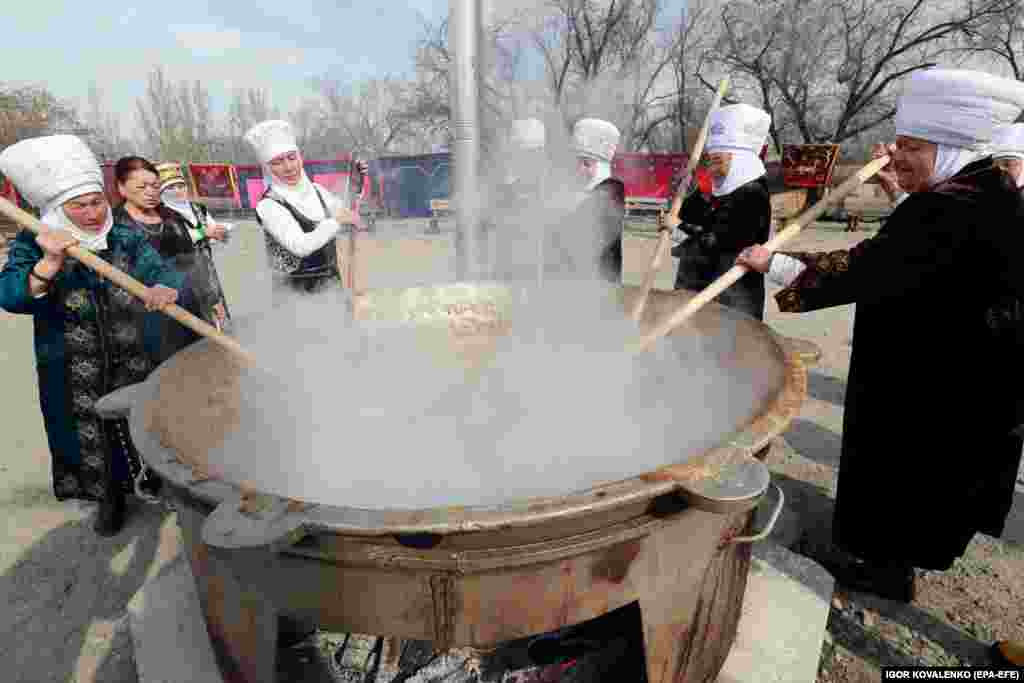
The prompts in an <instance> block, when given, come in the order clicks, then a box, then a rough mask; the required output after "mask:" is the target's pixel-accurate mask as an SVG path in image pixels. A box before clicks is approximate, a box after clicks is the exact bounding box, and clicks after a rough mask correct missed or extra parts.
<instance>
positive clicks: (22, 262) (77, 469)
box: [0, 135, 187, 535]
mask: <svg viewBox="0 0 1024 683" xmlns="http://www.w3.org/2000/svg"><path fill="white" fill-rule="evenodd" d="M0 172H3V174H4V175H5V176H7V177H8V178H10V180H11V181H12V182H13V183H14V185H15V186H16V187H17V188H18V190H19V191H20V192H21V194H22V195H23V196H24V197H25V198H26V199H27V200H28V201H29V203H31V204H33V205H34V206H36V207H38V208H39V209H40V211H41V213H42V222H43V223H44V224H46V225H47V227H48V228H49V230H48V231H46V232H44V233H42V234H40V235H38V236H33V234H32V233H31V232H29V231H27V230H25V231H22V232H21V233H19V234H18V236H17V238H16V239H15V240H14V242H13V243H12V245H11V249H10V253H9V254H8V258H7V264H6V265H5V266H4V269H3V271H2V272H0V308H2V309H4V310H5V311H8V312H10V313H20V314H24V315H31V316H32V317H33V319H34V323H35V351H36V365H37V366H38V371H39V400H40V405H41V408H42V412H43V424H44V426H45V428H46V436H47V439H48V441H49V446H50V455H51V458H52V461H51V465H52V475H53V492H54V495H55V496H56V497H57V499H58V500H65V499H80V500H90V501H98V502H99V503H100V511H99V515H98V517H97V520H96V527H95V528H96V531H97V532H98V533H100V534H103V535H112V534H115V533H117V532H118V530H119V529H120V528H121V526H122V525H123V523H124V510H125V494H126V493H127V492H131V491H133V490H134V489H133V486H132V483H133V481H134V480H135V479H136V478H137V477H140V475H141V473H142V472H143V470H142V468H141V461H140V460H139V456H138V453H136V451H135V448H134V446H132V442H131V437H130V435H129V434H128V428H127V423H126V422H125V421H124V420H105V419H103V418H102V417H100V415H99V414H98V413H97V412H96V411H95V409H94V408H93V405H94V404H95V402H96V400H97V399H99V398H100V397H101V396H103V395H104V394H107V393H109V392H111V391H113V390H115V389H117V388H119V387H123V386H126V385H128V384H134V383H137V382H141V381H143V380H144V379H145V378H146V377H147V376H148V375H149V372H150V371H151V370H152V368H153V362H152V355H151V353H152V350H151V349H147V348H145V346H144V344H143V339H144V335H143V320H144V318H145V310H147V309H148V310H156V309H161V308H163V307H164V306H165V305H167V304H169V303H174V302H175V301H177V300H178V291H177V290H182V291H183V293H184V292H186V291H187V288H186V287H185V278H184V276H182V275H181V274H179V273H178V272H177V271H175V270H174V268H172V267H171V266H170V265H169V264H166V263H165V262H164V261H163V260H162V259H161V258H160V256H159V255H158V254H157V252H156V251H155V250H154V249H153V248H152V247H151V246H150V245H149V243H148V242H146V240H145V238H144V237H143V236H142V235H141V234H139V233H138V232H136V231H134V230H131V229H128V228H126V227H123V226H119V225H114V223H113V220H112V217H111V210H110V206H109V205H108V203H107V197H106V194H105V193H104V188H103V173H102V171H101V170H100V166H99V164H98V163H97V162H96V159H95V157H94V156H93V154H92V152H91V151H90V150H89V148H88V147H86V145H85V143H83V142H82V141H81V140H79V139H78V138H76V137H74V136H70V135H55V136H50V137H42V138H33V139H30V140H24V141H22V142H19V143H16V144H14V145H11V146H10V147H8V148H7V149H5V150H4V151H3V153H2V154H0ZM76 244H77V245H78V246H79V247H82V248H84V249H88V250H89V251H92V252H94V253H96V254H97V255H98V256H100V257H101V258H103V259H104V260H106V261H108V262H110V263H112V264H113V265H114V266H115V267H117V268H119V269H121V270H122V271H124V272H126V273H128V274H129V275H131V276H132V277H134V278H135V279H136V280H139V281H141V282H142V283H143V284H145V285H147V287H148V288H147V290H146V296H145V299H144V301H143V302H142V303H140V302H138V301H137V300H136V299H135V298H134V297H133V296H132V295H131V294H130V293H128V292H127V291H125V290H123V289H121V288H120V287H118V286H117V285H114V284H112V283H110V282H109V281H107V280H104V279H102V278H100V277H99V276H98V275H96V274H95V273H93V272H92V271H91V270H89V269H88V268H86V267H85V266H83V265H81V264H80V263H78V262H76V261H74V260H72V259H69V258H65V250H66V249H67V248H68V247H70V246H74V245H76ZM184 298H187V297H184ZM182 303H185V302H184V301H183V302H182ZM148 483H149V484H153V485H155V484H156V481H155V480H150V481H149V482H148Z"/></svg>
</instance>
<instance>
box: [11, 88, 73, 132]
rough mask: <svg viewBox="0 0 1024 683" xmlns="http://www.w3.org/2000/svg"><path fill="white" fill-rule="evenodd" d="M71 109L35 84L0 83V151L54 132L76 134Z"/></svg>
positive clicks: (68, 105)
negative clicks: (71, 132)
mask: <svg viewBox="0 0 1024 683" xmlns="http://www.w3.org/2000/svg"><path fill="white" fill-rule="evenodd" d="M79 128H80V122H79V120H78V115H77V113H76V112H75V108H74V107H73V106H72V105H70V104H68V103H66V102H63V101H61V100H60V99H58V98H57V97H55V96H54V95H53V94H52V93H51V92H50V91H49V90H47V89H46V88H45V87H43V86H39V85H10V84H5V83H0V148H3V147H6V146H8V145H12V144H14V143H15V142H18V141H19V140H24V139H26V138H32V137H38V136H40V135H50V134H53V133H58V132H62V131H64V132H66V131H74V132H79V131H78V129H79Z"/></svg>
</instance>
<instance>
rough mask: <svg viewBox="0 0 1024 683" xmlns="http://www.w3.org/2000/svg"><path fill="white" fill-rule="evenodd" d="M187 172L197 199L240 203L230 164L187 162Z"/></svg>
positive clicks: (233, 204) (219, 203) (216, 203)
mask: <svg viewBox="0 0 1024 683" xmlns="http://www.w3.org/2000/svg"><path fill="white" fill-rule="evenodd" d="M188 174H189V176H191V178H192V192H193V193H194V194H195V196H196V197H198V198H199V199H205V200H212V202H214V205H223V206H233V207H240V206H241V205H242V202H241V197H240V196H239V193H238V182H237V180H236V178H235V169H234V166H232V165H231V164H189V165H188Z"/></svg>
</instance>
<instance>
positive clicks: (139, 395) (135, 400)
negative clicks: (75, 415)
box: [93, 382, 149, 420]
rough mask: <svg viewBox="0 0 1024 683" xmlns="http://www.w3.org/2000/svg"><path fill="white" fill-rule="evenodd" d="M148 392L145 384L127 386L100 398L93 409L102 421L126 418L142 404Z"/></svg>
mask: <svg viewBox="0 0 1024 683" xmlns="http://www.w3.org/2000/svg"><path fill="white" fill-rule="evenodd" d="M148 392H149V387H148V386H147V385H146V382H139V383H137V384H129V385H127V386H123V387H121V388H120V389H115V390H114V391H112V392H110V393H109V394H106V395H104V396H101V397H100V398H99V400H97V401H96V403H95V404H94V405H93V409H94V410H95V411H96V414H97V415H99V416H100V417H101V418H103V419H104V420H116V419H119V418H127V417H128V415H129V414H130V413H131V412H132V408H133V407H134V406H136V405H138V404H139V403H140V402H142V401H143V400H144V399H145V398H146V395H147V394H148Z"/></svg>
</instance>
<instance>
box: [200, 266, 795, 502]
mask: <svg viewBox="0 0 1024 683" xmlns="http://www.w3.org/2000/svg"><path fill="white" fill-rule="evenodd" d="M515 295H516V300H515V302H514V303H513V304H512V307H511V311H510V315H509V317H510V319H511V320H512V321H513V324H512V329H511V333H510V334H509V335H507V336H505V337H502V338H500V339H499V340H498V342H497V344H496V346H495V347H494V348H493V349H490V350H489V351H485V352H484V354H483V355H484V356H485V360H484V361H483V362H480V363H478V364H474V363H468V364H467V363H464V362H462V360H460V359H459V358H456V357H454V356H453V355H452V353H451V350H450V342H449V341H447V340H448V337H447V331H444V334H441V335H438V336H437V337H432V336H431V335H430V334H421V333H416V332H414V331H413V330H410V329H409V327H408V326H402V325H397V324H387V323H385V324H370V325H367V324H358V325H357V324H353V323H351V322H349V321H347V320H346V316H345V315H344V314H343V313H342V311H343V310H344V308H343V307H342V306H341V302H340V301H331V297H329V296H328V297H318V298H304V299H299V300H296V302H295V305H294V306H290V307H285V308H282V309H281V310H280V311H278V312H276V313H275V314H274V315H272V316H267V317H263V318H250V319H239V321H238V324H237V331H238V334H239V337H240V339H241V341H242V342H243V343H244V344H245V345H246V346H247V347H249V348H251V349H252V351H253V352H254V353H255V354H256V356H257V357H259V358H273V359H274V372H273V373H267V372H264V371H254V372H251V373H249V374H245V375H243V376H242V377H241V379H240V389H241V405H240V420H239V424H240V425H241V427H240V428H238V429H235V430H232V431H231V432H230V433H229V434H228V435H227V438H226V440H225V441H224V443H223V445H221V446H219V447H217V448H215V449H213V450H212V451H211V452H209V453H208V454H207V457H208V458H209V461H210V462H211V463H213V464H214V465H215V466H216V467H217V469H218V470H221V471H223V472H224V474H225V476H226V477H227V478H228V479H231V480H235V481H247V482H250V483H252V484H255V485H256V486H258V487H259V488H260V489H262V490H265V491H268V492H271V493H275V494H277V495H281V496H284V497H289V498H296V499H302V500H305V501H309V502H315V503H326V504H332V505H342V506H347V507H357V508H367V509H417V508H425V507H440V506H452V505H495V504H500V503H502V502H505V501H509V500H517V499H524V498H532V497H537V496H558V495H564V494H566V493H569V492H572V491H580V490H584V489H587V488H590V487H592V486H594V485H597V484H599V483H603V482H610V481H617V480H621V479H626V478H629V477H632V476H635V475H637V474H640V473H642V472H645V471H649V470H652V469H655V468H657V467H659V466H661V465H664V464H667V463H670V462H679V461H682V460H684V459H685V458H686V456H687V455H692V454H694V453H696V452H699V451H701V450H703V449H705V448H708V447H710V446H713V445H715V444H716V443H717V442H718V441H719V440H720V439H721V438H722V437H723V436H724V435H726V434H729V433H732V432H733V431H735V429H736V427H737V426H738V425H741V424H743V423H745V422H746V421H748V420H749V419H750V418H752V417H753V416H754V415H755V414H757V413H758V411H759V410H760V409H761V408H762V404H763V402H764V400H765V398H766V397H767V396H768V395H769V393H770V391H771V390H772V389H773V388H774V387H777V386H778V384H777V383H778V377H776V376H775V375H774V374H773V373H775V372H777V369H775V368H773V366H770V365H766V366H765V367H764V368H763V369H762V370H756V369H755V370H754V371H753V372H752V371H751V368H750V367H746V368H745V369H743V370H742V371H740V370H737V369H736V367H735V366H736V357H735V353H734V350H733V349H732V348H731V347H730V343H731V342H730V339H731V338H732V337H733V335H734V332H733V329H732V326H731V325H729V324H723V325H721V326H720V327H719V328H718V331H717V332H716V333H715V334H714V335H711V336H706V337H700V336H697V337H695V338H693V339H691V338H686V337H682V338H680V339H678V340H676V341H677V343H675V344H664V345H661V346H659V347H658V348H657V349H655V351H653V352H652V353H648V354H643V355H641V356H637V357H633V356H630V355H629V354H627V353H625V352H624V351H623V346H624V344H625V342H626V341H627V340H628V339H632V338H634V337H635V335H636V329H635V326H634V324H633V323H632V322H630V321H628V320H627V319H626V317H625V315H624V312H623V308H622V305H621V302H620V301H619V300H618V298H617V297H616V296H615V294H614V291H613V288H612V287H610V286H601V285H597V284H596V283H595V284H588V283H576V284H570V283H562V284H559V285H546V286H545V287H544V288H543V289H540V290H538V289H536V288H533V287H525V286H524V287H521V288H518V289H516V291H515ZM726 322H728V321H726ZM696 340H700V342H699V343H695V341H696ZM748 365H749V364H748ZM741 377H742V378H743V380H741V379H740V378H741Z"/></svg>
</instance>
